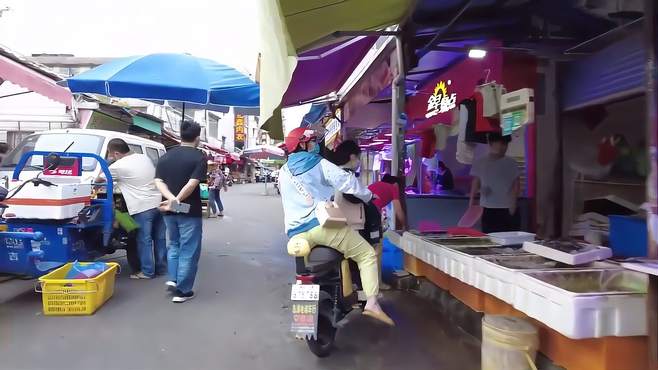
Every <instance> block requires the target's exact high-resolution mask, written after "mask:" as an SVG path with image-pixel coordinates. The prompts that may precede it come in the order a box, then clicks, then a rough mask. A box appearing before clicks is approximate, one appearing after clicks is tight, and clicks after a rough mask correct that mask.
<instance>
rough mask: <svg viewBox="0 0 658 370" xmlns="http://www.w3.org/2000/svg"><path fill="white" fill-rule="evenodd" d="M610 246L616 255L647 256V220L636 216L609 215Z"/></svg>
mask: <svg viewBox="0 0 658 370" xmlns="http://www.w3.org/2000/svg"><path fill="white" fill-rule="evenodd" d="M608 218H609V219H610V248H611V249H612V255H613V256H615V257H646V256H647V238H648V232H647V221H646V220H645V219H644V218H642V217H635V216H608Z"/></svg>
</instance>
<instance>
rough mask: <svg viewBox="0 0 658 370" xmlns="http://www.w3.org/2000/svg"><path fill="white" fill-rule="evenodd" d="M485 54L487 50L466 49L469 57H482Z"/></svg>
mask: <svg viewBox="0 0 658 370" xmlns="http://www.w3.org/2000/svg"><path fill="white" fill-rule="evenodd" d="M486 56H487V51H486V50H484V49H471V50H469V51H468V57H469V58H475V59H482V58H484V57H486Z"/></svg>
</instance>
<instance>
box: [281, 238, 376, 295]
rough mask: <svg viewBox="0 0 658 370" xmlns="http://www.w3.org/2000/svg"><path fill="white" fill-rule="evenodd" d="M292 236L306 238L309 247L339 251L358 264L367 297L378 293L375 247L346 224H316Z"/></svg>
mask: <svg viewBox="0 0 658 370" xmlns="http://www.w3.org/2000/svg"><path fill="white" fill-rule="evenodd" d="M293 238H304V239H306V240H307V241H308V242H309V244H310V245H311V248H312V247H314V246H316V245H324V246H327V247H330V248H333V249H335V250H337V251H339V252H341V253H342V254H343V255H344V256H345V258H349V259H351V260H353V261H354V262H356V264H357V265H358V266H359V273H360V275H361V283H362V284H363V291H364V292H365V293H366V296H367V297H368V298H370V297H373V296H376V295H377V294H379V268H378V265H379V263H378V260H377V254H376V253H375V249H374V248H373V247H372V246H371V245H370V244H368V242H367V241H366V240H365V239H363V237H361V235H359V233H358V232H356V231H355V230H353V229H351V228H350V227H348V226H347V225H346V226H344V227H339V228H333V227H324V226H316V227H314V228H312V229H311V230H309V231H306V232H303V233H300V234H297V235H295V236H294V237H293Z"/></svg>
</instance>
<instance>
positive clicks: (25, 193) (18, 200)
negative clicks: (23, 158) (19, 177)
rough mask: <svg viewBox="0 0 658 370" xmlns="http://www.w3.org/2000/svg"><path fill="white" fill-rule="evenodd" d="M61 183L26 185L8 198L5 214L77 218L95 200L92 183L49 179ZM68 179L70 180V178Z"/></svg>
mask: <svg viewBox="0 0 658 370" xmlns="http://www.w3.org/2000/svg"><path fill="white" fill-rule="evenodd" d="M44 179H47V180H48V181H51V182H53V183H55V184H56V185H57V186H44V185H39V186H35V185H34V184H33V183H28V184H26V185H25V186H24V187H23V188H22V189H21V190H20V191H19V192H18V193H16V195H15V196H14V197H13V198H11V199H10V200H8V201H5V203H7V204H8V205H9V207H8V208H7V210H6V211H5V216H6V217H8V216H10V215H13V218H24V219H48V220H64V219H69V218H73V217H76V216H77V215H78V213H79V212H80V211H81V210H82V209H83V208H84V207H85V206H86V205H88V204H89V202H90V201H91V191H92V187H91V184H81V183H78V182H71V180H69V179H61V178H47V177H44ZM67 180H68V181H67Z"/></svg>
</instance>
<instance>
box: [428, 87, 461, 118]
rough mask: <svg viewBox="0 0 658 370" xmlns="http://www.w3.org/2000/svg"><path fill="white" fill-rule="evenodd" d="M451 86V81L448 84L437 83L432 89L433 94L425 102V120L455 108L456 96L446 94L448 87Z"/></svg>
mask: <svg viewBox="0 0 658 370" xmlns="http://www.w3.org/2000/svg"><path fill="white" fill-rule="evenodd" d="M451 84H452V81H451V80H448V82H447V83H446V82H443V81H439V82H438V83H437V84H436V87H435V88H434V93H433V94H432V95H430V97H429V99H428V100H427V113H426V114H425V118H430V117H434V116H436V115H437V114H439V113H445V112H448V111H449V110H451V109H454V108H455V107H456V106H457V94H455V93H452V94H449V93H448V86H450V85H451Z"/></svg>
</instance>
